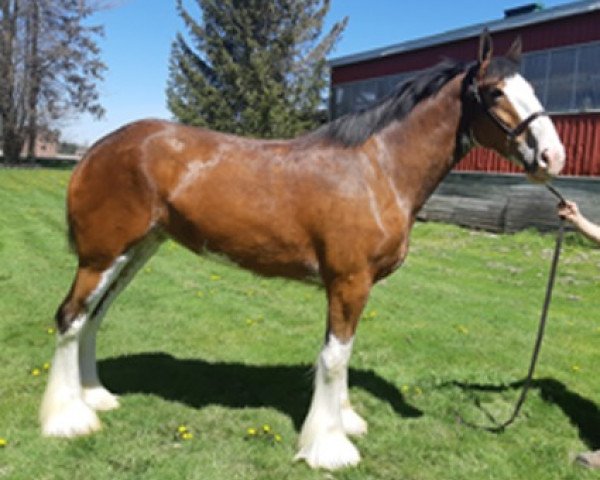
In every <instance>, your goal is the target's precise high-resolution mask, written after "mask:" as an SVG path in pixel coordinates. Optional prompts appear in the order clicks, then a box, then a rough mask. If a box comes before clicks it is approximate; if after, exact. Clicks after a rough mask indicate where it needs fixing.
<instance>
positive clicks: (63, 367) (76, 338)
mask: <svg viewBox="0 0 600 480" xmlns="http://www.w3.org/2000/svg"><path fill="white" fill-rule="evenodd" d="M147 238H148V237H147ZM146 242H147V243H146ZM157 244H158V241H157V240H156V239H149V240H142V241H141V242H140V243H139V244H136V246H134V247H131V248H130V249H128V250H127V251H126V252H124V253H123V254H122V255H119V256H118V257H116V258H115V259H114V260H112V261H111V262H106V261H103V262H102V263H99V264H95V265H93V266H87V267H80V268H79V270H78V271H77V275H76V277H75V281H74V283H73V286H72V288H71V291H70V292H69V294H68V295H67V298H66V299H65V300H64V302H63V303H62V305H61V306H60V308H59V310H58V312H57V317H56V319H57V323H58V327H59V334H58V340H57V345H56V351H55V354H54V359H53V361H52V368H51V371H50V376H49V379H48V385H47V387H46V392H45V393H44V398H43V400H42V406H41V410H40V419H41V423H42V432H43V433H44V435H47V436H64V437H71V436H76V435H85V434H88V433H91V432H93V431H95V430H98V429H99V428H100V421H99V420H98V417H97V415H96V413H95V411H94V409H95V408H97V409H108V408H114V407H115V406H117V405H118V403H117V401H116V398H115V397H114V396H112V394H110V393H109V392H108V391H107V390H106V389H104V387H102V385H101V384H100V381H99V380H98V375H97V371H96V356H95V343H96V342H95V337H96V331H97V329H98V326H99V325H98V324H99V320H101V318H102V316H103V314H104V312H105V311H106V308H107V307H108V305H109V304H110V302H111V301H112V300H113V299H114V298H115V296H116V295H117V294H118V292H119V291H120V290H122V289H123V288H124V286H125V285H126V283H127V282H128V281H129V280H130V279H131V278H132V277H133V275H134V273H135V272H136V271H137V269H139V267H140V266H141V265H142V264H143V262H144V261H145V260H146V259H147V258H149V256H150V255H151V254H152V253H153V252H154V250H155V249H156V246H157ZM152 247H153V248H152ZM86 400H87V401H89V402H90V404H91V406H90V405H89V404H88V403H86Z"/></svg>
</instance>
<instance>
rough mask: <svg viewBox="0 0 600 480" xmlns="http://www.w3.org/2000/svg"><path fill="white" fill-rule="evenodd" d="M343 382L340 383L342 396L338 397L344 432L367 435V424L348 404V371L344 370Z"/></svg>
mask: <svg viewBox="0 0 600 480" xmlns="http://www.w3.org/2000/svg"><path fill="white" fill-rule="evenodd" d="M344 373H345V375H344V380H343V382H342V394H341V396H340V405H341V413H342V425H343V427H344V432H346V433H347V434H348V435H355V436H361V435H364V434H366V433H367V430H368V425H367V422H366V421H365V420H364V419H363V418H362V417H361V416H360V415H359V414H358V413H356V412H355V411H354V408H352V404H351V403H350V396H349V394H348V369H346V370H345V372H344Z"/></svg>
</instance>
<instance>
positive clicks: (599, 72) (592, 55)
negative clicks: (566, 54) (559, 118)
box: [575, 44, 600, 110]
mask: <svg viewBox="0 0 600 480" xmlns="http://www.w3.org/2000/svg"><path fill="white" fill-rule="evenodd" d="M575 108H576V109H577V110H593V109H600V44H595V45H586V46H584V47H581V48H580V51H579V62H578V71H577V90H576V94H575Z"/></svg>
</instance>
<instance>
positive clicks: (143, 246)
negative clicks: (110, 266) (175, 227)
mask: <svg viewBox="0 0 600 480" xmlns="http://www.w3.org/2000/svg"><path fill="white" fill-rule="evenodd" d="M161 241H162V239H161V238H160V236H159V235H155V234H149V235H147V236H146V237H145V238H144V239H143V240H142V241H140V242H139V243H138V244H136V245H135V246H133V247H131V248H130V249H129V250H128V251H127V252H126V254H125V255H124V256H122V257H121V258H122V259H123V260H122V262H123V263H122V266H121V268H120V269H119V272H118V275H115V276H114V281H113V282H112V283H111V285H110V286H109V287H108V288H107V289H106V292H105V293H104V296H103V297H102V298H101V299H100V300H99V301H98V304H97V306H96V307H95V309H94V311H93V312H92V314H91V316H90V320H89V321H88V322H87V324H86V326H85V328H84V329H83V331H82V333H81V339H80V345H79V370H80V375H81V386H82V389H83V392H82V394H83V400H84V401H85V403H86V404H87V405H88V406H90V407H91V408H93V409H94V410H100V411H106V410H112V409H115V408H117V407H118V406H119V401H118V399H117V397H116V396H115V395H113V394H112V393H110V392H109V391H108V390H107V389H106V388H104V386H103V385H102V383H101V382H100V379H99V377H98V368H97V364H96V333H97V332H98V329H99V328H100V324H101V323H102V319H103V318H104V315H105V314H106V311H107V310H108V308H109V307H110V305H111V303H112V302H113V300H114V299H115V298H116V297H117V296H118V295H119V293H121V291H123V289H124V288H125V287H126V286H127V285H128V284H129V282H130V281H131V280H132V279H133V277H134V276H135V274H136V273H137V272H138V271H139V269H140V268H141V267H142V266H143V265H144V264H145V263H146V261H147V260H148V259H149V258H150V257H151V256H152V255H153V254H154V252H156V250H157V248H158V247H159V245H160V243H161Z"/></svg>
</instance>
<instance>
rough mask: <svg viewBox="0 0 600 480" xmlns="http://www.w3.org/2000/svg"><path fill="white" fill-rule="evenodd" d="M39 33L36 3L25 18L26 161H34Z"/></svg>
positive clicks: (38, 78)
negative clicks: (26, 37) (26, 56)
mask: <svg viewBox="0 0 600 480" xmlns="http://www.w3.org/2000/svg"><path fill="white" fill-rule="evenodd" d="M39 31H40V7H39V5H38V2H33V3H32V4H31V6H30V11H29V14H28V16H27V36H28V39H29V48H28V52H27V54H28V57H29V58H28V61H27V70H28V71H27V74H26V78H27V80H28V83H29V89H28V92H27V114H26V118H27V119H28V123H27V160H28V161H30V162H32V161H34V160H35V144H36V138H37V133H38V124H37V122H38V116H37V108H38V107H37V105H38V97H39V92H40V80H41V78H40V76H41V72H40V58H39V52H38V41H39Z"/></svg>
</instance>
